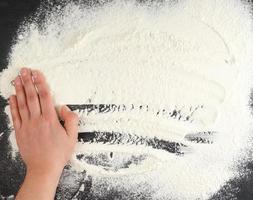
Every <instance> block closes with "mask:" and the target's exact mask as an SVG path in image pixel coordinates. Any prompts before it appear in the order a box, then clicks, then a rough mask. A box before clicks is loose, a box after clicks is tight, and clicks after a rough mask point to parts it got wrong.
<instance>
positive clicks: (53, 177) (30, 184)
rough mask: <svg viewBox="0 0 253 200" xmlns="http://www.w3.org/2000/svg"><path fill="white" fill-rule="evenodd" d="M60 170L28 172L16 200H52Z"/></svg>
mask: <svg viewBox="0 0 253 200" xmlns="http://www.w3.org/2000/svg"><path fill="white" fill-rule="evenodd" d="M61 172H62V170H60V169H57V170H54V171H53V170H51V171H48V172H42V171H33V170H28V171H27V174H26V177H25V180H24V183H23V184H22V186H21V189H20V190H19V192H18V195H17V197H16V200H34V199H36V200H53V199H54V196H55V191H56V188H57V185H58V182H59V179H60V176H61Z"/></svg>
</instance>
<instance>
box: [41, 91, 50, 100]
mask: <svg viewBox="0 0 253 200" xmlns="http://www.w3.org/2000/svg"><path fill="white" fill-rule="evenodd" d="M49 96H50V94H49V91H47V90H45V89H43V90H41V91H40V97H41V98H43V99H47V98H49Z"/></svg>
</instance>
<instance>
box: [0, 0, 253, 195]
mask: <svg viewBox="0 0 253 200" xmlns="http://www.w3.org/2000/svg"><path fill="white" fill-rule="evenodd" d="M38 12H42V11H38ZM42 27H43V28H41V26H39V25H38V24H37V23H36V22H29V23H27V24H26V25H24V26H23V27H22V28H21V30H22V31H20V33H19V36H18V39H17V41H16V43H15V44H14V45H13V47H12V52H11V53H10V55H9V65H8V68H7V69H6V70H4V71H3V73H2V74H1V77H0V91H1V95H2V96H4V97H6V98H7V97H8V96H9V95H10V94H12V92H13V88H12V87H11V84H10V82H11V80H12V79H14V78H15V76H16V75H17V74H18V71H19V69H20V68H21V67H23V66H29V67H32V68H36V69H40V70H41V71H42V72H43V73H44V74H45V75H46V77H47V79H48V82H49V85H50V86H51V89H52V94H53V96H54V99H55V104H56V105H60V104H84V103H86V104H87V103H92V104H103V103H104V104H116V105H129V106H130V105H135V106H137V107H138V106H142V105H148V106H149V108H151V109H150V110H149V111H146V112H144V111H141V110H136V109H133V111H130V110H126V111H125V112H115V113H107V114H103V115H101V114H97V113H95V114H88V113H82V112H78V113H79V114H80V119H82V120H83V121H84V123H85V125H83V124H81V126H80V130H83V131H84V130H85V131H118V132H130V133H134V134H136V135H137V136H145V137H157V138H160V139H164V140H171V141H177V142H182V143H183V144H185V145H187V146H188V147H190V151H189V152H188V153H186V154H185V155H183V156H176V155H174V154H171V153H168V152H166V151H163V150H157V149H153V148H148V147H141V146H139V145H136V146H131V145H130V146H129V145H128V146H127V145H106V144H98V143H93V144H82V143H78V145H77V148H76V154H79V153H82V152H86V153H87V154H90V155H95V157H96V152H114V154H117V153H118V154H119V155H125V154H126V153H127V154H130V155H132V154H136V155H139V154H145V155H147V159H146V160H145V161H144V162H143V163H141V164H140V165H132V166H130V167H129V168H125V169H121V170H119V171H106V170H104V169H103V168H101V167H99V166H95V165H91V164H88V163H85V162H82V161H79V160H78V159H76V158H75V156H73V159H72V165H73V167H74V168H75V169H76V170H80V171H82V170H84V169H85V170H87V173H88V174H91V175H92V176H93V177H94V179H93V188H92V192H93V193H94V194H97V195H98V196H100V195H104V194H105V193H106V192H105V190H104V187H105V186H106V187H108V188H111V189H112V188H114V190H119V191H129V194H131V195H133V196H134V194H133V193H135V194H143V195H144V194H146V195H147V193H150V191H152V194H149V195H150V197H152V199H168V198H172V199H196V198H199V199H207V198H208V197H209V196H210V195H212V194H213V193H215V192H216V191H217V190H218V189H219V188H220V187H221V186H222V185H223V184H224V183H225V182H226V181H227V180H229V179H230V178H232V177H233V176H235V175H236V172H235V171H234V170H233V166H234V165H235V164H236V163H237V162H238V160H239V159H240V158H242V157H243V156H244V147H245V148H246V147H247V146H248V138H249V136H250V133H251V129H252V125H250V124H252V120H251V116H250V108H249V106H248V102H249V97H250V88H251V84H252V81H251V79H252V78H251V76H252V64H253V31H252V16H251V14H250V6H249V5H248V4H247V3H245V2H241V1H239V0H219V1H216V0H181V1H178V2H176V3H175V2H174V3H171V2H170V1H165V2H164V3H161V4H159V6H158V5H156V4H155V3H151V4H148V5H145V4H144V5H140V4H137V3H136V2H133V1H121V2H120V3H119V2H111V3H106V4H105V5H103V6H102V7H93V8H85V7H82V6H78V5H75V4H71V3H70V4H68V5H66V6H65V7H63V8H58V9H55V10H54V12H50V13H48V15H47V18H46V20H45V23H44V24H43V26H42ZM198 106H199V107H201V109H198V110H196V112H194V114H193V115H192V118H193V120H192V121H190V122H189V121H184V120H176V119H173V118H165V117H164V116H163V115H161V114H159V115H156V113H157V110H160V111H161V110H162V109H165V110H166V111H171V110H173V109H175V108H178V109H179V110H180V111H181V113H182V115H187V114H189V112H190V111H191V109H192V108H195V107H198ZM6 112H8V108H6ZM116 119H117V120H119V121H120V123H118V121H117V123H116V122H115V121H116ZM10 126H11V125H10ZM201 131H215V132H217V134H215V138H214V139H213V140H214V142H213V144H210V145H206V144H195V143H191V142H189V141H186V140H185V135H186V134H188V133H194V132H201ZM11 142H12V144H13V147H14V149H15V139H14V134H13V133H12V136H11ZM119 157H120V156H119ZM94 159H95V158H94ZM101 185H103V187H102V186H101ZM108 190H109V189H108ZM148 191H149V192H148ZM126 196H127V194H126ZM139 198H140V196H139ZM146 198H148V197H147V196H146ZM126 199H127V198H126ZM136 199H138V196H136Z"/></svg>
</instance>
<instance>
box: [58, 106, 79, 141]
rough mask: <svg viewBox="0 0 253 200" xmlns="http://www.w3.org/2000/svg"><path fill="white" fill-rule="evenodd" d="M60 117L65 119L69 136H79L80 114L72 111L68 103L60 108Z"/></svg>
mask: <svg viewBox="0 0 253 200" xmlns="http://www.w3.org/2000/svg"><path fill="white" fill-rule="evenodd" d="M60 118H61V119H63V120H64V127H65V129H66V131H67V134H68V135H69V136H73V137H77V133H78V116H77V114H76V113H74V112H72V111H71V110H70V109H69V108H68V107H67V106H66V105H64V106H62V107H61V109H60Z"/></svg>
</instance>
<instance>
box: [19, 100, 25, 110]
mask: <svg viewBox="0 0 253 200" xmlns="http://www.w3.org/2000/svg"><path fill="white" fill-rule="evenodd" d="M18 108H19V109H20V110H25V109H26V104H25V103H23V102H22V103H20V104H19V105H18Z"/></svg>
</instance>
